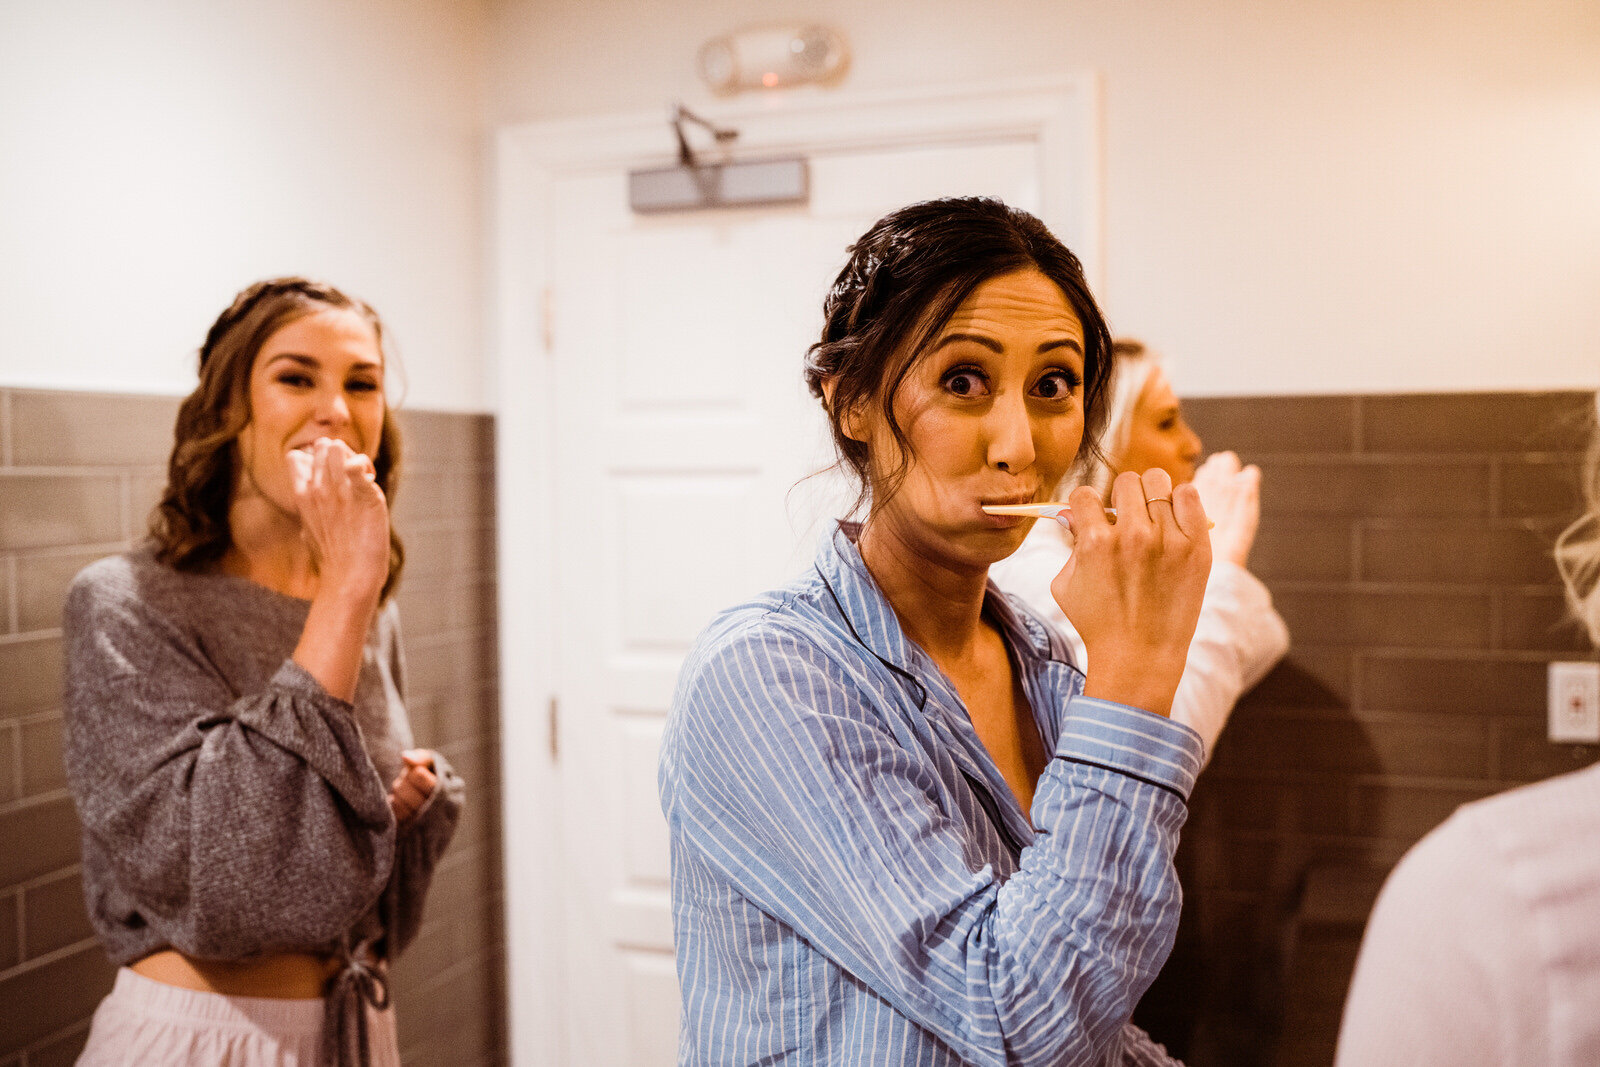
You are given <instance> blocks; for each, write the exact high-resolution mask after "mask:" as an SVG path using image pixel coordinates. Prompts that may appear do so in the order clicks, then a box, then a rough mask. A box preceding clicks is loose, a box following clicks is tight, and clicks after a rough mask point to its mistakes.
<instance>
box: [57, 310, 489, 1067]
mask: <svg viewBox="0 0 1600 1067" xmlns="http://www.w3.org/2000/svg"><path fill="white" fill-rule="evenodd" d="M384 371H385V353H384V345H383V327H382V324H381V322H380V321H379V319H378V316H377V314H376V312H374V311H373V310H372V309H371V308H370V307H368V306H367V305H366V304H365V303H363V302H361V301H359V300H356V299H354V298H352V297H349V296H347V295H345V294H344V293H342V292H340V291H339V290H337V289H335V288H333V287H332V286H329V285H325V284H322V283H319V282H312V281H308V280H306V279H304V278H278V279H273V280H270V281H264V282H259V283H257V284H255V285H252V286H250V287H249V288H247V289H245V290H244V291H243V292H241V293H239V294H238V296H237V297H235V299H234V301H233V303H232V305H231V306H229V307H228V308H227V309H226V310H225V311H223V312H222V314H221V315H220V316H219V317H218V318H217V320H216V322H215V323H214V324H213V325H212V326H211V329H210V331H209V332H208V333H207V335H206V340H205V344H204V345H203V346H202V347H201V349H200V382H199V384H198V386H197V387H196V388H195V391H194V392H193V393H192V394H191V395H190V396H189V397H188V398H187V399H185V400H184V402H183V404H182V405H181V406H180V408H179V412H178V418H177V425H176V428H175V433H174V437H175V442H174V447H173V451H172V457H171V460H170V463H169V465H168V482H167V487H166V490H165V492H164V493H163V495H162V499H161V503H160V504H159V505H158V506H157V508H156V511H155V513H154V515H153V516H152V518H151V524H150V537H149V539H148V540H147V541H146V542H145V543H144V544H142V545H140V546H138V547H136V548H135V549H134V550H132V551H130V552H127V553H124V554H122V555H119V556H111V557H108V558H106V559H102V560H99V561H98V562H95V563H92V564H90V565H89V566H88V567H86V568H85V569H84V570H83V571H82V572H80V573H79V575H78V577H77V578H76V579H75V580H74V581H73V584H72V588H71V591H70V592H69V594H68V599H67V608H66V617H65V620H64V628H65V632H66V639H67V656H66V659H67V689H66V694H67V695H66V764H67V774H68V779H69V781H70V783H71V787H72V793H73V798H74V800H75V801H76V802H77V807H78V814H79V817H80V819H81V821H82V824H83V884H84V895H85V898H86V904H87V906H88V911H89V917H90V919H91V921H92V923H93V925H94V929H95V933H96V934H97V935H98V936H99V938H100V941H101V943H102V944H103V945H104V946H105V949H106V953H107V955H108V956H110V958H111V960H112V962H113V963H116V964H118V965H119V966H120V969H119V970H118V972H117V978H116V983H115V985H114V987H113V989H112V991H111V993H110V994H109V995H108V996H107V997H106V998H105V999H104V1000H103V1001H101V1003H100V1007H99V1009H98V1010H97V1011H96V1012H95V1016H94V1021H93V1024H92V1026H91V1028H90V1031H89V1038H88V1045H87V1047H86V1048H85V1050H84V1052H83V1055H82V1058H80V1059H79V1061H78V1063H79V1065H80V1067H86V1065H87V1067H104V1065H124V1064H128V1065H131V1064H136V1063H137V1064H162V1065H163V1067H171V1065H193V1067H199V1065H201V1064H221V1063H227V1064H233V1065H236V1067H266V1065H272V1067H309V1065H310V1064H314V1063H315V1064H323V1065H326V1067H332V1065H334V1064H340V1065H343V1064H361V1065H363V1067H367V1065H370V1064H377V1065H381V1067H395V1065H398V1064H399V1062H400V1058H399V1049H398V1043H397V1040H396V1031H395V1020H394V1011H393V1009H392V1008H391V1007H390V1006H389V998H388V990H387V969H388V965H389V962H390V961H391V960H393V959H394V958H395V956H396V955H397V954H398V953H399V952H400V951H401V950H402V949H403V948H405V947H406V945H407V943H408V942H409V941H410V940H411V939H412V938H413V937H414V936H415V935H416V932H417V928H418V926H419V924H420V922H421V916H422V908H423V902H424V899H425V897H426V895H427V891H428V886H429V883H430V881H431V880H432V877H433V870H434V867H435V865H436V863H437V862H438V860H439V857H440V855H441V854H442V853H443V851H444V849H445V846H446V845H447V844H448V843H449V841H450V838H451V836H452V834H453V833H454V830H455V826H456V821H457V818H458V816H459V812H460V809H461V803H462V795H463V785H462V782H461V779H460V778H459V777H457V776H456V774H455V772H454V771H453V770H452V769H451V767H450V765H449V764H448V763H447V762H446V761H445V759H444V758H443V757H442V756H440V755H439V754H438V753H436V752H432V751H428V750H422V749H415V748H413V747H412V744H413V741H412V735H411V727H410V724H409V721H408V719H407V716H406V709H405V704H404V681H405V680H404V661H403V658H402V655H401V648H400V634H399V617H398V614H397V612H396V609H395V604H394V601H393V600H392V599H391V597H390V594H391V593H393V591H394V588H395V584H396V582H397V581H398V580H399V577H400V569H401V565H402V563H403V561H404V553H403V549H402V546H401V544H400V540H399V538H398V537H397V536H396V535H395V533H394V531H393V529H392V528H391V526H390V522H389V502H390V500H391V499H392V497H393V494H394V490H395V484H396V479H397V475H398V467H399V461H400V438H399V432H398V429H397V427H396V426H395V423H394V419H393V413H392V411H391V410H390V408H389V405H388V402H387V398H386V394H385V390H384Z"/></svg>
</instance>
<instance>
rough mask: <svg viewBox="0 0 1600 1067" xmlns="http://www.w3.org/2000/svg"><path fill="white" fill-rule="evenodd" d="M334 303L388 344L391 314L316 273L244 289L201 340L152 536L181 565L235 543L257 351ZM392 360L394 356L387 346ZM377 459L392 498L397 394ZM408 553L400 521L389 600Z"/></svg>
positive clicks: (206, 561)
mask: <svg viewBox="0 0 1600 1067" xmlns="http://www.w3.org/2000/svg"><path fill="white" fill-rule="evenodd" d="M330 308H332V309H336V310H340V311H353V312H355V313H356V314H357V315H360V316H361V317H362V318H364V319H366V320H367V322H369V323H370V324H371V325H372V331H373V333H374V334H375V335H376V337H377V339H378V350H379V351H380V352H382V351H383V323H382V320H380V319H379V318H378V313H377V312H376V311H374V310H372V308H371V307H370V306H368V305H367V304H366V303H365V302H364V301H361V300H357V299H356V298H354V297H351V296H347V295H346V294H344V293H342V292H340V291H339V290H338V289H335V288H334V287H333V286H331V285H327V284H325V283H323V282H315V281H310V280H309V279H306V278H292V277H291V278H272V279H269V280H267V281H262V282H257V283H256V284H254V285H252V286H250V287H249V288H248V289H245V290H244V291H243V292H241V293H240V294H239V295H238V296H236V297H234V298H233V303H232V304H230V305H229V306H228V309H227V310H226V311H224V312H223V313H222V314H221V315H219V316H217V321H216V322H214V323H212V324H211V329H210V331H208V332H207V333H206V341H205V344H204V345H202V346H201V347H200V384H199V385H197V386H195V390H194V392H192V393H190V394H189V395H188V397H186V398H185V399H184V401H183V404H182V405H181V406H180V407H179V408H178V421H177V424H176V426H175V427H174V428H173V446H172V457H171V459H169V460H168V461H167V488H166V490H165V491H164V492H163V493H162V494H161V503H159V504H157V505H156V509H155V511H154V513H152V515H151V516H150V536H151V538H152V539H153V540H154V541H155V546H156V558H157V559H159V560H161V562H163V563H165V564H167V565H168V566H170V567H173V568H176V569H177V570H180V571H205V570H210V569H211V568H212V567H215V566H216V564H217V563H218V561H220V560H221V559H222V556H223V554H224V553H226V552H227V550H228V546H229V545H231V544H232V543H233V534H232V531H231V530H229V528H228V507H229V505H230V504H231V503H232V502H233V493H234V488H235V486H236V485H237V483H238V478H239V450H238V448H236V447H235V445H234V442H235V441H237V440H238V438H239V434H240V433H241V432H242V431H243V430H244V428H245V426H246V425H248V424H249V422H250V371H251V370H252V368H254V366H255V361H256V356H257V354H259V353H260V351H261V346H262V345H264V344H266V342H267V338H269V337H271V336H272V335H273V334H274V333H276V332H277V331H279V330H281V329H282V328H283V327H285V326H287V325H289V323H291V322H294V321H295V320H296V319H301V318H304V317H305V316H307V315H313V314H316V313H317V312H319V311H326V310H328V309H330ZM384 362H385V364H386V365H387V363H388V359H387V356H385V360H384ZM372 465H373V467H375V468H376V469H377V474H378V479H377V481H378V488H380V489H382V490H383V495H384V497H385V498H387V500H388V501H389V504H390V506H391V507H392V506H393V504H394V494H395V488H396V483H397V481H398V474H399V468H400V431H399V428H398V427H397V426H396V425H395V421H394V415H393V413H392V412H391V411H390V409H389V407H388V405H387V404H385V405H384V411H383V431H382V433H381V434H380V436H379V439H378V454H377V455H376V456H374V457H373V460H372ZM405 558H406V554H405V547H404V546H403V545H402V544H401V543H400V538H399V536H398V535H397V534H396V533H395V532H394V528H393V527H392V526H391V527H390V529H389V577H388V578H387V580H385V582H384V583H383V593H382V599H384V600H387V599H388V598H389V595H390V594H391V593H393V592H394V590H395V587H396V586H397V585H398V584H399V581H400V572H401V570H402V569H403V568H404V566H405Z"/></svg>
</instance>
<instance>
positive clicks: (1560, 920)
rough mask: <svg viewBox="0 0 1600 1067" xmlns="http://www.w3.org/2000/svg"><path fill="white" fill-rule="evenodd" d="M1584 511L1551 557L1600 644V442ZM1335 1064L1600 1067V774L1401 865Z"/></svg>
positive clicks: (1599, 435)
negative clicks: (1595, 1066) (1554, 559)
mask: <svg viewBox="0 0 1600 1067" xmlns="http://www.w3.org/2000/svg"><path fill="white" fill-rule="evenodd" d="M1596 399H1597V402H1600V397H1597V398H1596ZM1584 498H1585V505H1586V507H1585V510H1584V514H1583V515H1582V516H1581V517H1580V518H1579V519H1578V520H1577V521H1576V522H1574V523H1573V524H1572V525H1571V526H1569V527H1567V529H1566V531H1565V532H1564V533H1562V535H1561V537H1560V538H1559V539H1558V540H1557V541H1556V549H1555V558H1556V566H1557V568H1558V569H1559V570H1560V572H1561V579H1562V582H1563V583H1564V585H1565V586H1566V594H1567V604H1568V607H1569V608H1570V611H1571V614H1572V616H1573V617H1574V618H1575V619H1576V620H1577V621H1578V622H1580V623H1581V624H1582V625H1583V626H1584V628H1585V629H1586V630H1587V631H1588V634H1589V640H1590V641H1591V642H1592V643H1595V644H1597V645H1600V432H1596V433H1595V434H1594V436H1593V437H1592V439H1591V443H1590V446H1589V459H1588V464H1587V467H1586V471H1585V475H1584ZM1336 1064H1337V1067H1390V1065H1393V1067H1402V1065H1403V1067H1434V1065H1438V1067H1446V1065H1448V1067H1490V1065H1493V1067H1594V1065H1595V1064H1600V764H1595V765H1592V766H1590V767H1588V768H1587V769H1585V770H1580V771H1573V772H1571V773H1568V774H1564V775H1560V776H1558V777H1555V778H1550V779H1547V780H1545V781H1543V782H1539V783H1536V784H1534V785H1529V786H1523V787H1522V788H1520V789H1513V790H1511V791H1509V792H1506V793H1502V794H1500V795H1499V796H1495V797H1490V798H1488V799H1486V800H1479V801H1475V802H1474V803H1471V804H1466V805H1463V806H1462V807H1460V808H1459V809H1457V810H1456V812H1455V814H1454V815H1452V816H1450V818H1448V819H1446V820H1445V821H1444V823H1443V824H1441V825H1440V826H1438V827H1436V828H1435V829H1434V830H1433V831H1432V832H1431V833H1429V834H1428V835H1427V836H1426V837H1424V838H1423V839H1422V840H1421V841H1420V842H1418V843H1417V844H1416V845H1415V846H1413V847H1412V849H1411V850H1410V851H1409V852H1407V853H1406V855H1405V857H1404V858H1403V859H1402V860H1401V861H1400V864H1399V866H1397V867H1396V868H1395V869H1394V871H1393V872H1392V873H1391V874H1390V875H1389V879H1388V881H1387V882H1385V883H1384V887H1383V892H1382V893H1380V894H1379V896H1378V902H1377V905H1376V906H1375V907H1374V908H1373V912H1372V915H1371V917H1370V918H1369V919H1368V921H1367V930H1366V934H1365V936H1364V938H1363V940H1362V944H1361V955H1360V957H1359V958H1358V959H1357V961H1356V970H1355V977H1354V978H1353V979H1352V981H1351V984H1350V994H1349V997H1348V999H1347V1000H1346V1001H1345V1007H1344V1021H1343V1025H1342V1027H1341V1028H1340V1032H1339V1051H1338V1054H1337V1057H1336Z"/></svg>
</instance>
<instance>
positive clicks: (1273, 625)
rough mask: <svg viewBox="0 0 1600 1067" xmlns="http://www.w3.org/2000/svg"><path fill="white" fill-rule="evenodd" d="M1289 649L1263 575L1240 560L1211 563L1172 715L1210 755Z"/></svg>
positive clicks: (1285, 633) (1283, 629)
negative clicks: (1237, 708) (1247, 697)
mask: <svg viewBox="0 0 1600 1067" xmlns="http://www.w3.org/2000/svg"><path fill="white" fill-rule="evenodd" d="M1288 650H1289V628H1288V627H1287V626H1286V625H1284V622H1283V617H1282V616H1280V615H1279V614H1278V612H1277V611H1276V610H1275V609H1274V608H1273V606H1272V594H1271V593H1269V592H1268V591H1267V587H1266V586H1265V585H1262V584H1261V580H1260V579H1259V578H1257V577H1256V576H1255V575H1253V574H1251V573H1250V572H1249V571H1247V570H1245V569H1244V568H1243V567H1241V566H1239V565H1238V564H1236V563H1229V562H1227V561H1226V560H1217V561H1216V562H1215V563H1213V564H1212V565H1211V577H1210V579H1209V580H1208V581H1207V582H1206V595H1205V600H1204V602H1202V603H1201V605H1200V621H1199V623H1198V624H1197V625H1196V626H1195V630H1194V639H1193V640H1192V641H1190V643H1189V658H1188V661H1187V662H1186V663H1185V664H1184V668H1183V678H1182V679H1181V680H1180V681H1179V682H1178V692H1177V694H1176V695H1175V696H1174V697H1173V698H1172V718H1173V721H1175V722H1181V723H1183V724H1184V725H1185V726H1188V727H1190V728H1192V729H1193V730H1194V731H1195V732H1196V733H1198V734H1199V735H1200V737H1201V739H1202V740H1203V741H1204V742H1205V745H1206V759H1207V761H1209V760H1210V759H1211V751H1212V749H1213V748H1214V747H1215V746H1216V743H1217V738H1218V737H1220V736H1221V734H1222V728H1223V727H1224V726H1226V725H1227V724H1228V716H1229V715H1231V714H1232V713H1233V706H1234V705H1235V704H1237V703H1238V702H1239V698H1240V697H1242V696H1243V695H1244V694H1245V692H1246V691H1247V690H1249V689H1250V688H1251V687H1252V686H1254V685H1255V684H1256V683H1258V682H1260V681H1261V679H1262V678H1265V677H1266V675H1267V672H1268V671H1270V670H1271V669H1272V667H1273V665H1274V664H1275V663H1277V662H1278V661H1279V660H1280V659H1282V658H1283V654H1284V653H1285V652H1287V651H1288Z"/></svg>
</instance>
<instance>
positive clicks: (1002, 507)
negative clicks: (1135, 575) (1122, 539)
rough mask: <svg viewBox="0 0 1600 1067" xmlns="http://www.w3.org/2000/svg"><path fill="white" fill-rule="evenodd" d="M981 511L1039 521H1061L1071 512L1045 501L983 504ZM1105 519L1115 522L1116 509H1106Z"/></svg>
mask: <svg viewBox="0 0 1600 1067" xmlns="http://www.w3.org/2000/svg"><path fill="white" fill-rule="evenodd" d="M983 510H984V511H985V512H986V513H988V514H990V515H1033V516H1035V517H1037V518H1041V519H1055V520H1056V521H1057V522H1061V521H1063V520H1064V519H1065V518H1066V516H1067V515H1068V513H1070V512H1071V511H1072V505H1070V504H1062V503H1059V502H1053V501H1046V502H1044V503H1041V504H985V505H983ZM1106 518H1108V519H1110V520H1111V521H1112V522H1116V521H1117V509H1116V508H1106Z"/></svg>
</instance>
